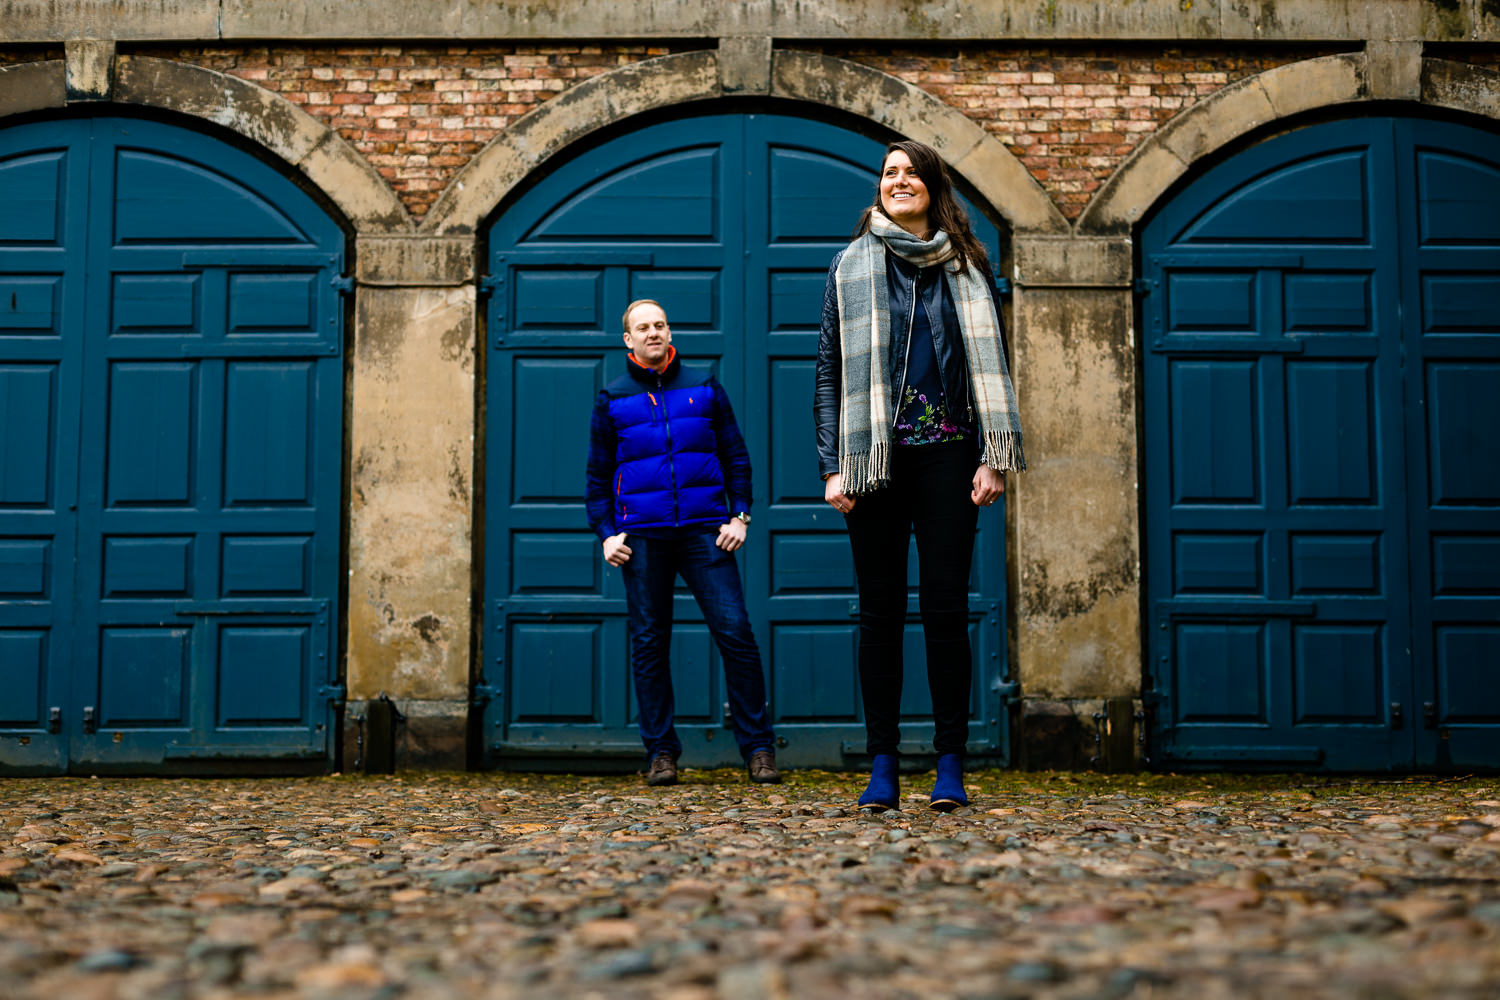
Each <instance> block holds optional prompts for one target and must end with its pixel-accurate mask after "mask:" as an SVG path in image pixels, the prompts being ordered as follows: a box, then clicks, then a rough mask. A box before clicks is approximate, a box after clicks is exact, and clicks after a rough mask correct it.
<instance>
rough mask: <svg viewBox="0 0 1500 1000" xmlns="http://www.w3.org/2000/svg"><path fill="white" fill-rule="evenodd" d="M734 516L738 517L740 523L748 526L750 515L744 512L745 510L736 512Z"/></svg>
mask: <svg viewBox="0 0 1500 1000" xmlns="http://www.w3.org/2000/svg"><path fill="white" fill-rule="evenodd" d="M734 516H735V517H736V518H738V519H739V522H740V523H741V524H743V525H744V526H745V527H747V528H748V527H750V515H749V514H748V513H746V512H745V511H740V512H739V513H738V514H736V515H734Z"/></svg>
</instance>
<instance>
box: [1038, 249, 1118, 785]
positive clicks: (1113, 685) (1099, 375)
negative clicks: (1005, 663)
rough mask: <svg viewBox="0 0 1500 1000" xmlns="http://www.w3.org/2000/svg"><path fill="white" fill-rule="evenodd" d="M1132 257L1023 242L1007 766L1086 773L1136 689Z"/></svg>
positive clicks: (1103, 250) (1115, 253)
mask: <svg viewBox="0 0 1500 1000" xmlns="http://www.w3.org/2000/svg"><path fill="white" fill-rule="evenodd" d="M1131 268H1132V259H1131V246H1130V241H1129V240H1128V239H1123V238H1105V239H1100V238H1088V237H1052V236H1045V237H1042V236H1026V235H1024V234H1022V235H1018V236H1017V237H1016V240H1015V278H1016V295H1015V303H1014V313H1013V316H1014V319H1013V322H1014V326H1015V329H1014V332H1013V338H1014V339H1013V348H1012V349H1013V353H1014V357H1015V380H1016V389H1017V393H1018V395H1019V397H1020V404H1021V418H1022V426H1023V427H1024V429H1025V432H1026V457H1027V460H1028V463H1029V468H1028V471H1027V472H1026V473H1024V474H1022V475H1020V476H1017V477H1015V479H1014V487H1013V490H1014V492H1013V496H1012V501H1011V505H1012V517H1013V518H1014V522H1013V535H1012V537H1013V546H1014V550H1013V551H1014V560H1013V563H1014V565H1015V567H1016V575H1017V580H1016V581H1015V586H1014V587H1013V588H1012V595H1013V605H1014V609H1015V615H1016V673H1017V680H1019V682H1020V686H1021V694H1022V698H1023V702H1022V707H1021V712H1020V716H1019V732H1018V734H1017V748H1018V753H1017V755H1016V762H1017V764H1018V765H1019V766H1022V767H1033V768H1035V767H1084V766H1088V764H1089V760H1090V758H1091V757H1093V756H1094V754H1095V752H1096V744H1095V727H1096V721H1095V718H1094V717H1095V714H1096V713H1103V711H1104V705H1105V702H1106V700H1107V699H1111V698H1120V697H1126V698H1134V697H1137V696H1138V695H1139V693H1140V686H1141V632H1140V547H1139V541H1138V539H1139V532H1138V531H1137V519H1138V513H1137V511H1138V508H1137V455H1136V440H1137V436H1136V405H1135V393H1136V390H1135V376H1136V366H1135V343H1134V329H1133V328H1134V306H1133V302H1132V297H1131V288H1130V283H1131Z"/></svg>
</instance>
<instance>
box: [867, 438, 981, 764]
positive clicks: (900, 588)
mask: <svg viewBox="0 0 1500 1000" xmlns="http://www.w3.org/2000/svg"><path fill="white" fill-rule="evenodd" d="M978 467H979V463H978V461H977V459H976V458H975V453H974V443H973V442H972V441H951V442H946V443H943V444H925V445H907V446H898V447H896V448H894V449H892V456H891V482H890V485H888V486H886V487H885V488H883V489H879V490H876V491H875V492H874V493H868V494H865V495H863V496H861V497H859V498H858V500H857V502H856V503H855V505H854V509H853V510H852V511H850V512H849V513H848V514H845V515H844V520H845V522H846V523H847V524H848V525H849V545H850V547H851V548H852V549H853V550H854V573H855V577H856V579H857V580H858V586H859V686H860V689H861V693H862V694H863V696H864V705H865V736H866V750H867V751H868V752H869V753H871V754H877V753H888V754H894V753H896V748H897V745H898V744H899V743H900V741H901V734H900V729H899V722H900V714H901V675H902V669H901V634H902V631H903V629H904V626H905V624H906V550H907V542H908V540H909V539H910V538H911V532H912V529H913V528H915V529H916V532H917V570H918V581H919V583H918V601H919V604H920V607H921V612H922V634H923V637H924V638H925V639H926V643H927V686H928V689H929V690H930V691H931V692H932V712H933V721H934V723H935V724H936V735H935V737H934V739H933V747H934V749H935V750H937V752H938V753H940V754H945V753H956V754H962V753H963V752H964V746H965V744H967V743H968V741H969V688H970V686H971V681H972V677H973V670H974V667H973V660H972V656H971V654H970V651H969V566H970V563H971V562H972V561H973V558H974V530H975V528H976V526H977V525H978V521H979V508H978V507H976V506H974V502H973V501H972V500H970V499H969V493H970V491H971V490H972V489H973V480H974V470H975V469H977V468H978Z"/></svg>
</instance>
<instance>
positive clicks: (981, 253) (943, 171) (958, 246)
mask: <svg viewBox="0 0 1500 1000" xmlns="http://www.w3.org/2000/svg"><path fill="white" fill-rule="evenodd" d="M898 149H899V150H900V151H901V152H903V153H905V154H906V157H907V159H909V160H911V165H912V167H913V168H915V170H916V172H917V176H918V177H920V178H921V179H922V183H923V184H925V185H927V197H928V199H929V200H930V203H929V205H928V208H927V222H928V224H929V225H931V226H932V228H933V229H941V230H942V231H943V232H945V233H947V234H948V239H950V240H952V241H953V248H954V249H955V250H957V251H958V273H959V274H963V273H964V271H965V270H966V269H967V268H968V266H969V265H970V264H974V265H976V266H977V267H978V268H979V269H980V270H981V271H985V272H988V271H989V269H990V255H989V254H988V253H987V252H986V251H985V249H984V244H983V243H981V242H979V240H978V239H977V238H976V237H975V236H974V230H973V229H972V228H971V227H970V225H969V213H968V212H965V211H964V208H963V206H962V205H960V204H959V203H958V199H957V198H955V197H954V195H953V182H952V181H951V180H949V178H948V168H947V167H946V166H945V165H944V164H943V158H942V157H941V156H938V154H937V150H935V149H933V148H932V147H931V146H928V145H926V144H924V143H920V142H916V141H914V140H911V139H898V140H896V141H895V142H892V143H890V144H889V145H887V146H886V147H885V155H884V156H882V157H881V158H880V172H881V173H882V174H884V173H885V161H886V160H888V159H890V158H891V154H892V153H894V152H895V151H896V150H898ZM878 208H880V181H879V179H878V178H877V179H876V181H875V201H874V203H873V204H871V205H870V207H869V208H867V209H865V210H864V212H863V214H861V215H860V217H859V224H858V225H857V226H855V227H854V236H855V237H856V238H857V237H860V236H863V235H864V234H865V233H868V232H869V231H870V213H871V212H873V211H875V210H876V209H878Z"/></svg>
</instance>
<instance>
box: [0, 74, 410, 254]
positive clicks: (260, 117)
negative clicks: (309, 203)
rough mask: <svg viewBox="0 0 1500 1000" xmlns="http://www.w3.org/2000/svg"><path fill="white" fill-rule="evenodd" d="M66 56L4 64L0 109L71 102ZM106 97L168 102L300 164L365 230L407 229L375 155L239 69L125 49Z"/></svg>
mask: <svg viewBox="0 0 1500 1000" xmlns="http://www.w3.org/2000/svg"><path fill="white" fill-rule="evenodd" d="M65 78H66V68H65V65H64V63H63V61H62V60H56V59H54V60H47V61H45V62H34V63H22V64H19V65H15V66H8V67H5V68H3V69H0V116H3V115H14V114H21V113H23V112H28V111H46V110H49V109H55V108H61V107H63V106H64V105H66V104H67V103H68V94H67V87H66V79H65ZM102 99H103V100H108V101H113V102H115V103H117V104H130V105H137V106H141V107H152V108H162V109H165V110H168V111H175V112H178V113H179V114H184V115H191V116H192V117H195V118H202V119H205V120H207V121H211V122H214V123H215V124H217V125H221V126H223V127H224V128H227V129H229V130H230V131H232V132H237V133H238V134H240V135H242V136H245V137H246V138H248V139H250V140H252V141H254V142H255V143H257V144H258V145H260V146H262V147H264V148H266V149H268V150H270V151H271V152H272V153H274V154H276V155H277V156H278V157H280V158H281V159H283V160H285V161H286V162H287V163H289V164H291V165H292V166H294V167H296V168H297V169H298V170H300V171H301V172H302V173H303V174H304V175H306V176H307V178H308V179H309V180H310V181H312V183H313V184H314V185H315V186H317V188H318V189H319V190H320V191H322V192H323V194H324V195H325V196H326V197H327V198H328V199H329V200H330V201H331V202H333V204H334V205H336V206H337V207H338V208H339V209H340V210H341V211H342V212H343V214H344V216H345V218H347V219H348V220H349V222H350V224H352V225H353V226H354V228H355V230H356V231H357V232H359V233H368V234H380V233H402V232H409V231H410V230H411V228H412V224H411V217H410V215H409V214H408V213H407V211H406V208H405V206H403V205H402V204H401V201H400V199H398V198H397V197H396V193H395V192H394V191H392V190H391V188H390V185H388V184H387V183H386V182H385V180H384V179H383V178H382V177H381V176H380V174H379V173H378V172H377V171H376V170H375V168H374V167H373V166H371V164H370V162H369V161H368V160H366V159H365V158H364V157H363V156H360V155H359V153H358V152H356V151H355V149H354V147H352V146H350V145H349V143H348V142H346V141H345V140H344V138H343V137H342V136H340V135H339V134H338V133H337V132H335V131H334V130H333V129H331V128H329V127H328V126H327V125H325V124H323V123H322V122H320V121H318V120H317V119H316V118H314V117H312V116H311V115H309V114H308V113H307V112H305V111H303V110H302V109H301V108H299V107H297V106H296V105H295V104H293V103H291V102H290V101H288V100H287V99H286V98H284V97H282V96H280V95H279V94H274V93H272V92H270V91H268V90H265V89H264V88H262V87H257V86H256V85H255V84H253V83H249V82H246V81H244V80H241V79H239V78H238V77H233V76H229V75H228V74H226V73H220V72H217V71H216V70H211V69H205V68H203V67H201V66H193V65H189V64H187V63H179V62H173V61H171V60H167V59H151V58H143V57H138V56H119V57H117V58H116V59H115V61H114V73H113V80H112V83H111V84H110V86H109V90H108V94H107V95H103V97H102Z"/></svg>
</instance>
